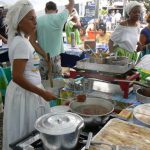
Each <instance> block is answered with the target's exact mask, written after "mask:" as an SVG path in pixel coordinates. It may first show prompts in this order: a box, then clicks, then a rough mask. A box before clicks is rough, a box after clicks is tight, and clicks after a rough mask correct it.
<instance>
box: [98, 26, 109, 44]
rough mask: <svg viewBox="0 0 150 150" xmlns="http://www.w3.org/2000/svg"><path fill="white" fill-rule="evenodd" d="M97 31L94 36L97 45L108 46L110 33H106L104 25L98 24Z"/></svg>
mask: <svg viewBox="0 0 150 150" xmlns="http://www.w3.org/2000/svg"><path fill="white" fill-rule="evenodd" d="M98 31H99V34H98V35H97V36H96V41H97V42H98V43H103V44H108V42H109V38H110V33H108V32H106V25H105V24H100V25H99V28H98Z"/></svg>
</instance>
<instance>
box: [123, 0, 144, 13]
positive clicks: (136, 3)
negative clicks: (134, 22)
mask: <svg viewBox="0 0 150 150" xmlns="http://www.w3.org/2000/svg"><path fill="white" fill-rule="evenodd" d="M136 6H140V7H141V4H140V3H139V2H137V1H131V2H129V3H128V4H127V5H126V8H125V12H126V14H127V15H128V16H129V13H130V12H131V10H132V9H133V8H134V7H136Z"/></svg>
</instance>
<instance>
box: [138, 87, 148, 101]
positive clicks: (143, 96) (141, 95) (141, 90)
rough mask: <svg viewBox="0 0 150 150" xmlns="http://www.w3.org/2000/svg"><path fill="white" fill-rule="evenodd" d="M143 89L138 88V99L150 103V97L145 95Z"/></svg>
mask: <svg viewBox="0 0 150 150" xmlns="http://www.w3.org/2000/svg"><path fill="white" fill-rule="evenodd" d="M143 91H144V90H143V89H142V88H139V89H137V90H136V99H137V100H138V101H139V102H141V103H150V97H147V96H145V95H144V93H143Z"/></svg>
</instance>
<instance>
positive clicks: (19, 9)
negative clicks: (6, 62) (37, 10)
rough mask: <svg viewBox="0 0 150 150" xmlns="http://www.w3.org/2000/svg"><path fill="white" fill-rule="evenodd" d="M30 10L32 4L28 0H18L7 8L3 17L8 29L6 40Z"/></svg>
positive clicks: (10, 38) (9, 38) (14, 32)
mask: <svg viewBox="0 0 150 150" xmlns="http://www.w3.org/2000/svg"><path fill="white" fill-rule="evenodd" d="M31 10H33V6H32V4H31V3H30V2H29V1H28V0H19V1H17V2H16V3H15V4H14V5H12V6H11V7H10V8H9V9H8V12H7V14H6V18H5V24H6V26H7V29H8V42H9V41H11V40H12V38H13V37H14V36H15V34H16V33H17V28H18V24H19V22H20V21H21V20H22V19H23V18H24V17H25V15H27V13H28V12H29V11H31Z"/></svg>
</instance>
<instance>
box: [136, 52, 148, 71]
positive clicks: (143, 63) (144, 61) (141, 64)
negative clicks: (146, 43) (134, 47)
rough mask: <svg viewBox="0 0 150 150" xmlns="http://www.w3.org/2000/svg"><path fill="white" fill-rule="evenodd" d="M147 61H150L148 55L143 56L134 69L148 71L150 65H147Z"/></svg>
mask: <svg viewBox="0 0 150 150" xmlns="http://www.w3.org/2000/svg"><path fill="white" fill-rule="evenodd" d="M149 60H150V54H147V55H144V56H143V57H142V58H141V61H140V62H139V63H138V64H137V65H136V67H139V68H142V69H144V70H148V71H150V63H149Z"/></svg>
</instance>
